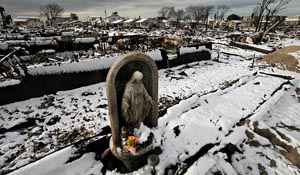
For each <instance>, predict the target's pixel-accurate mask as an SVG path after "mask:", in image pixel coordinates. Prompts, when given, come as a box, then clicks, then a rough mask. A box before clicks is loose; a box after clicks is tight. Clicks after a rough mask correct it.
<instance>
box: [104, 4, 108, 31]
mask: <svg viewBox="0 0 300 175" xmlns="http://www.w3.org/2000/svg"><path fill="white" fill-rule="evenodd" d="M104 14H105V18H104V31H105V34H106V20H107V19H106V9H105V11H104Z"/></svg>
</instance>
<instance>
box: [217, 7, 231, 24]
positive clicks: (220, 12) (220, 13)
mask: <svg viewBox="0 0 300 175" xmlns="http://www.w3.org/2000/svg"><path fill="white" fill-rule="evenodd" d="M229 10H230V7H229V6H227V5H219V6H217V7H216V10H215V18H216V19H217V21H222V20H223V19H224V16H225V14H226V13H227V12H229Z"/></svg>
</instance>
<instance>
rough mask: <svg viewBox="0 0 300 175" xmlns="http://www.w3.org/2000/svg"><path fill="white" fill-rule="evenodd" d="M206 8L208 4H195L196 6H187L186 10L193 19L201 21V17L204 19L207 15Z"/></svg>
mask: <svg viewBox="0 0 300 175" xmlns="http://www.w3.org/2000/svg"><path fill="white" fill-rule="evenodd" d="M205 9H206V6H203V5H195V6H188V7H186V8H185V11H186V13H187V15H188V16H189V17H190V19H191V20H193V19H194V20H196V21H197V22H199V21H200V20H201V19H203V18H204V17H205Z"/></svg>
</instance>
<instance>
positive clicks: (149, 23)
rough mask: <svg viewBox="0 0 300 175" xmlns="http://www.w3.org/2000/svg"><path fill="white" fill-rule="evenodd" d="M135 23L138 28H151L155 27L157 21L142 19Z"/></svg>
mask: <svg viewBox="0 0 300 175" xmlns="http://www.w3.org/2000/svg"><path fill="white" fill-rule="evenodd" d="M135 23H136V26H137V27H141V28H149V27H151V26H154V25H155V20H154V19H153V18H142V19H139V20H137V21H136V22H135Z"/></svg>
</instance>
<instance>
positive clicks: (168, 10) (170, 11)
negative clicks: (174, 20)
mask: <svg viewBox="0 0 300 175" xmlns="http://www.w3.org/2000/svg"><path fill="white" fill-rule="evenodd" d="M158 14H159V15H160V16H161V17H163V18H170V17H172V16H173V15H174V14H175V8H174V7H162V8H161V9H160V10H159V11H158Z"/></svg>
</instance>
